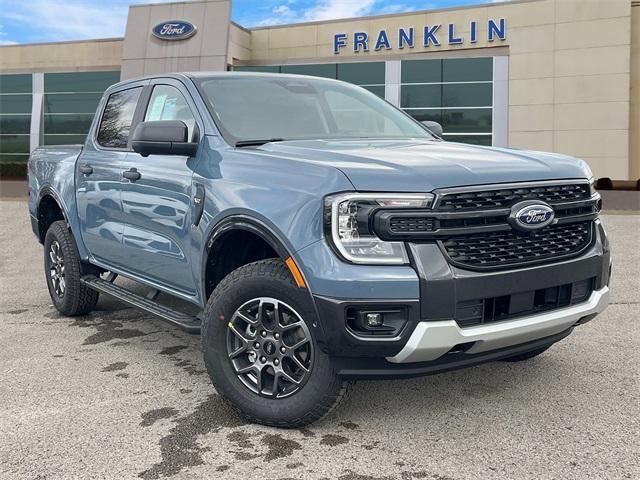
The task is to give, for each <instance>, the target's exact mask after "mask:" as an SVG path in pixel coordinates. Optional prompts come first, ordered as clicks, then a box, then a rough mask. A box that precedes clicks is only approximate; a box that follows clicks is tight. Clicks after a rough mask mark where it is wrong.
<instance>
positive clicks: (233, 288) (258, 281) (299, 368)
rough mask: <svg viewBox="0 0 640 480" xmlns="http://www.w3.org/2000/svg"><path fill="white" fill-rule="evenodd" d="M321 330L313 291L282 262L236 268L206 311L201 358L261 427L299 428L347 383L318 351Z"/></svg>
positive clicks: (337, 399)
mask: <svg viewBox="0 0 640 480" xmlns="http://www.w3.org/2000/svg"><path fill="white" fill-rule="evenodd" d="M314 323H315V324H316V326H314ZM316 328H317V323H316V318H315V312H314V309H313V305H312V303H311V300H310V299H309V295H308V292H307V291H306V290H302V289H300V288H298V287H297V286H296V284H295V283H294V281H293V278H292V277H291V274H290V272H289V270H288V268H287V267H286V265H285V264H284V263H282V262H281V261H280V260H273V259H272V260H262V261H259V262H255V263H251V264H249V265H245V266H243V267H240V268H238V269H237V270H235V271H234V272H232V273H231V274H229V275H228V276H227V277H226V278H225V279H223V280H222V282H220V284H219V285H218V286H217V287H216V289H215V291H214V292H213V294H212V295H211V298H210V299H209V302H208V304H207V308H206V310H205V322H204V325H203V334H202V341H203V349H204V357H205V364H206V366H207V370H208V372H209V375H210V376H211V379H212V381H213V384H214V386H215V387H216V390H217V391H218V393H220V394H221V395H222V396H223V397H224V398H225V399H226V400H227V401H229V402H230V403H231V405H232V406H233V407H234V408H236V409H237V410H238V411H239V412H240V413H241V414H242V415H244V416H245V417H247V418H248V419H249V420H250V421H253V422H256V423H261V424H264V425H270V426H276V427H285V428H294V427H301V426H304V425H307V424H309V423H312V422H314V421H316V420H318V419H320V418H321V417H322V416H324V415H325V414H327V413H328V412H329V411H330V410H332V409H333V408H334V407H335V406H336V405H337V404H338V403H339V402H340V400H342V399H343V398H344V396H345V395H346V392H347V386H348V384H347V383H346V382H344V381H343V380H341V379H340V378H338V376H337V375H336V374H335V371H334V369H333V366H332V363H331V359H330V358H329V356H328V355H327V354H326V353H324V352H322V351H321V350H320V348H319V347H318V344H317V341H316V336H315V333H314V330H315V329H316Z"/></svg>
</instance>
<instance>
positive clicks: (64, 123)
mask: <svg viewBox="0 0 640 480" xmlns="http://www.w3.org/2000/svg"><path fill="white" fill-rule="evenodd" d="M92 120H93V115H90V114H89V115H88V114H69V115H45V116H44V133H45V134H48V133H58V134H60V133H66V134H79V133H82V134H84V135H86V134H87V133H88V132H89V128H90V127H91V121H92Z"/></svg>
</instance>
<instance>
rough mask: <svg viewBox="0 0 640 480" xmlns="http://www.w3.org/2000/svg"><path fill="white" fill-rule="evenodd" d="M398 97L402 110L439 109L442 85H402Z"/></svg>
mask: <svg viewBox="0 0 640 480" xmlns="http://www.w3.org/2000/svg"><path fill="white" fill-rule="evenodd" d="M400 97H401V98H400V105H401V106H402V108H410V107H414V108H419V107H441V106H442V85H403V86H402V89H401V91H400Z"/></svg>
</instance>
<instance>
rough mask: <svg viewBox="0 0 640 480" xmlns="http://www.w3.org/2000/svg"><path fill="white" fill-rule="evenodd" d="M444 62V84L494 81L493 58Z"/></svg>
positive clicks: (447, 60) (451, 59) (450, 59)
mask: <svg viewBox="0 0 640 480" xmlns="http://www.w3.org/2000/svg"><path fill="white" fill-rule="evenodd" d="M442 62H443V64H442V72H443V73H442V80H443V81H444V82H479V81H483V80H487V81H491V80H493V58H491V57H486V58H449V59H445V60H443V61H442ZM403 68H404V64H403Z"/></svg>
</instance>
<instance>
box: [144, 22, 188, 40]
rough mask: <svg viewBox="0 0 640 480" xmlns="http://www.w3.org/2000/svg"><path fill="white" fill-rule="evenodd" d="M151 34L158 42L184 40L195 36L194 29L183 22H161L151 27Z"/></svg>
mask: <svg viewBox="0 0 640 480" xmlns="http://www.w3.org/2000/svg"><path fill="white" fill-rule="evenodd" d="M151 33H153V35H154V36H155V37H157V38H159V39H160V40H184V39H186V38H189V37H191V36H192V35H195V33H196V27H195V25H193V24H192V23H189V22H185V21H183V20H171V21H169V22H162V23H159V24H158V25H156V26H155V27H153V29H152V30H151Z"/></svg>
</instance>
